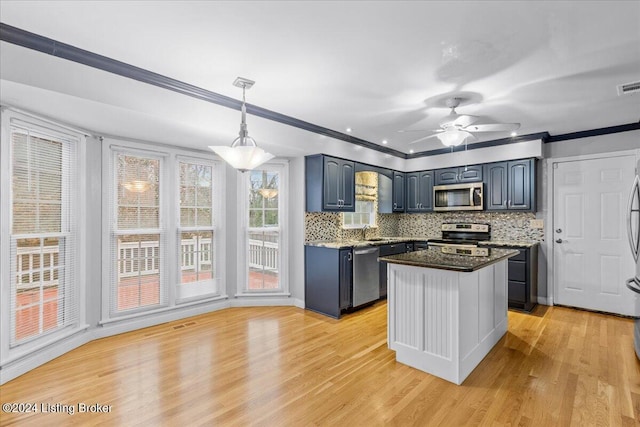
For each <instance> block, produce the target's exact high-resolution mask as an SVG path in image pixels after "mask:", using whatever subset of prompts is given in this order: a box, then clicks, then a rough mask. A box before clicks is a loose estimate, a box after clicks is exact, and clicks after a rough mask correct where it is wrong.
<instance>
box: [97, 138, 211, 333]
mask: <svg viewBox="0 0 640 427" xmlns="http://www.w3.org/2000/svg"><path fill="white" fill-rule="evenodd" d="M120 143H121V144H123V145H111V146H106V145H105V147H104V148H103V150H104V151H103V152H104V153H105V159H108V161H109V165H108V167H107V168H105V169H107V170H108V172H107V171H105V180H108V182H110V183H111V189H110V191H109V200H107V201H106V204H107V205H108V206H109V212H110V214H109V215H110V217H109V218H108V219H106V221H107V222H106V224H105V227H108V228H109V233H110V239H111V240H110V242H109V243H108V245H109V247H108V248H106V249H105V250H106V251H107V252H109V253H110V257H109V258H108V264H107V265H106V266H105V268H104V270H105V276H104V285H103V298H104V300H105V303H104V305H103V316H102V317H103V319H102V322H103V323H105V322H110V321H112V320H113V321H119V320H120V319H127V318H128V317H131V316H133V317H135V316H139V315H147V314H149V312H150V311H154V312H155V311H159V310H160V311H162V310H172V309H174V308H176V307H177V306H179V305H181V304H183V305H184V304H189V303H192V302H194V303H195V302H200V301H203V300H205V299H211V298H218V297H221V296H220V290H221V285H220V283H221V281H222V278H223V272H224V267H223V266H224V254H219V253H218V251H216V248H219V247H221V246H222V243H221V242H222V239H223V238H224V231H223V230H221V229H223V228H224V227H223V222H222V219H223V215H222V208H221V206H222V205H223V203H221V200H222V198H223V196H224V195H223V194H222V188H223V187H224V182H223V179H224V178H223V172H224V169H222V168H220V167H218V166H217V165H218V164H217V163H216V162H214V161H213V160H207V159H206V157H205V156H202V157H198V158H196V157H192V156H193V154H192V153H190V152H189V151H187V150H183V149H178V148H167V147H162V148H160V147H158V146H153V145H150V144H143V143H134V142H123V141H120ZM156 149H158V151H156Z"/></svg>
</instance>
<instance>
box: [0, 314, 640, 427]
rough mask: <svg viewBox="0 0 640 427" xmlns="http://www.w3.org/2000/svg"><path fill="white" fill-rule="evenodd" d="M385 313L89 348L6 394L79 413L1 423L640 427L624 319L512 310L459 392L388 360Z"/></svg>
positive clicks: (299, 317) (259, 318) (163, 335)
mask: <svg viewBox="0 0 640 427" xmlns="http://www.w3.org/2000/svg"><path fill="white" fill-rule="evenodd" d="M386 314H387V313H386V303H384V302H381V303H377V304H375V305H374V306H372V307H369V308H367V309H365V310H362V311H359V312H356V313H353V314H350V315H347V316H345V317H343V318H342V319H341V320H335V319H330V318H327V317H324V316H321V315H319V314H316V313H312V312H309V311H305V310H301V309H298V308H293V307H256V308H234V309H227V310H222V311H218V312H214V313H209V314H205V315H201V316H196V317H193V318H189V319H182V320H180V321H176V322H170V323H167V324H163V325H158V326H155V327H151V328H146V329H141V330H138V331H134V332H130V333H126V334H122V335H118V336H114V337H110V338H104V339H100V340H96V341H94V342H91V343H89V344H86V345H84V346H82V347H80V348H78V349H75V350H73V351H71V352H69V353H67V354H65V355H63V356H61V357H59V358H57V359H55V360H53V361H51V362H49V363H47V364H45V365H43V366H41V367H39V368H37V369H34V370H33V371H31V372H29V373H27V374H25V375H23V376H21V377H19V378H16V379H15V380H13V381H10V382H9V383H7V384H5V385H3V386H2V387H1V388H0V400H1V401H2V403H6V402H37V403H38V404H44V405H47V404H48V405H50V406H51V407H55V405H56V404H61V405H67V406H72V407H73V408H74V409H75V413H74V414H73V415H69V414H67V413H64V412H62V413H60V412H59V413H37V414H11V413H2V414H1V417H0V425H2V426H14V425H19V426H38V427H41V426H43V425H105V426H113V425H126V426H136V425H139V426H149V425H154V426H162V425H167V426H175V425H184V426H187V425H188V426H191V425H224V426H225V427H226V426H247V425H261V426H300V425H305V426H306V425H317V426H335V425H345V426H360V425H366V426H382V425H391V426H410V425H416V426H432V425H433V426H451V425H456V426H458V425H473V426H476V425H521V426H548V425H554V426H555V425H557V426H573V425H575V426H578V425H579V426H584V425H594V426H618V425H619V426H628V425H635V426H637V425H639V424H638V419H639V418H640V361H638V359H637V358H636V356H635V353H634V351H633V322H632V321H631V320H629V319H624V318H620V317H616V316H608V315H604V314H598V313H589V312H585V311H579V310H573V309H570V308H565V307H543V306H540V307H538V308H536V310H535V311H534V312H533V313H531V314H526V313H519V312H509V330H508V332H507V334H506V335H505V336H504V337H503V338H502V339H501V340H500V341H499V342H498V344H497V345H496V347H494V349H493V350H492V351H491V352H490V353H489V354H488V355H487V357H485V359H484V360H483V361H482V362H481V363H480V365H478V367H477V368H476V369H475V370H474V371H473V372H472V373H471V375H469V377H468V378H467V379H466V380H465V382H464V383H463V384H462V385H461V386H456V385H454V384H451V383H449V382H447V381H444V380H442V379H440V378H436V377H434V376H431V375H429V374H426V373H424V372H421V371H418V370H415V369H413V368H410V367H408V366H405V365H402V364H400V363H398V362H396V361H395V353H394V352H392V351H391V350H389V349H388V348H387V341H386V339H387V338H386V333H387V330H386ZM79 402H82V403H87V404H95V403H99V404H102V405H111V406H112V411H111V412H109V413H104V414H91V413H78V412H77V404H78V403H79Z"/></svg>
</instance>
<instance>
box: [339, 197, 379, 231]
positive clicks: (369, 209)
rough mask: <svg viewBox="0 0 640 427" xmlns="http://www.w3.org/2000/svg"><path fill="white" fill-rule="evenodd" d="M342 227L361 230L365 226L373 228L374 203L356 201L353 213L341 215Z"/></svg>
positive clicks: (374, 220) (374, 216) (374, 217)
mask: <svg viewBox="0 0 640 427" xmlns="http://www.w3.org/2000/svg"><path fill="white" fill-rule="evenodd" d="M342 215H343V216H342V225H343V227H344V228H362V227H363V226H365V225H368V226H370V227H375V225H376V208H375V203H374V202H371V201H363V200H357V199H356V209H355V212H343V213H342Z"/></svg>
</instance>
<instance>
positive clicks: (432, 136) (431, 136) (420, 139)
mask: <svg viewBox="0 0 640 427" xmlns="http://www.w3.org/2000/svg"><path fill="white" fill-rule="evenodd" d="M436 136H438V134H437V133H436V134H433V135H428V136H425V137H422V138H418V139H416V140H414V141H411V142H409V144H415V143H416V142H420V141H424V140H425V139H429V138H435V137H436Z"/></svg>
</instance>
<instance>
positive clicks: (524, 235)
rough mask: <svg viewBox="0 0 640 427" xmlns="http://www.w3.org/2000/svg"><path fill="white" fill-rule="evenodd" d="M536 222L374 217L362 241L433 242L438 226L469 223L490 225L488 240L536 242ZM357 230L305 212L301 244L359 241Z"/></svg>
mask: <svg viewBox="0 0 640 427" xmlns="http://www.w3.org/2000/svg"><path fill="white" fill-rule="evenodd" d="M532 219H536V216H535V214H534V213H531V212H447V213H426V214H378V216H377V223H378V227H377V228H371V229H368V230H366V238H367V239H370V238H375V237H416V238H428V237H431V238H437V237H440V236H441V234H442V233H441V231H440V226H441V225H442V224H443V223H449V222H472V223H481V224H490V225H491V240H509V241H536V242H541V241H543V240H544V230H542V229H536V228H531V226H530V223H529V221H530V220H532ZM361 237H362V231H361V230H360V229H343V228H342V213H339V212H337V213H333V212H320V213H316V212H307V213H306V214H305V240H307V241H312V240H329V241H334V240H349V239H360V238H361Z"/></svg>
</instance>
